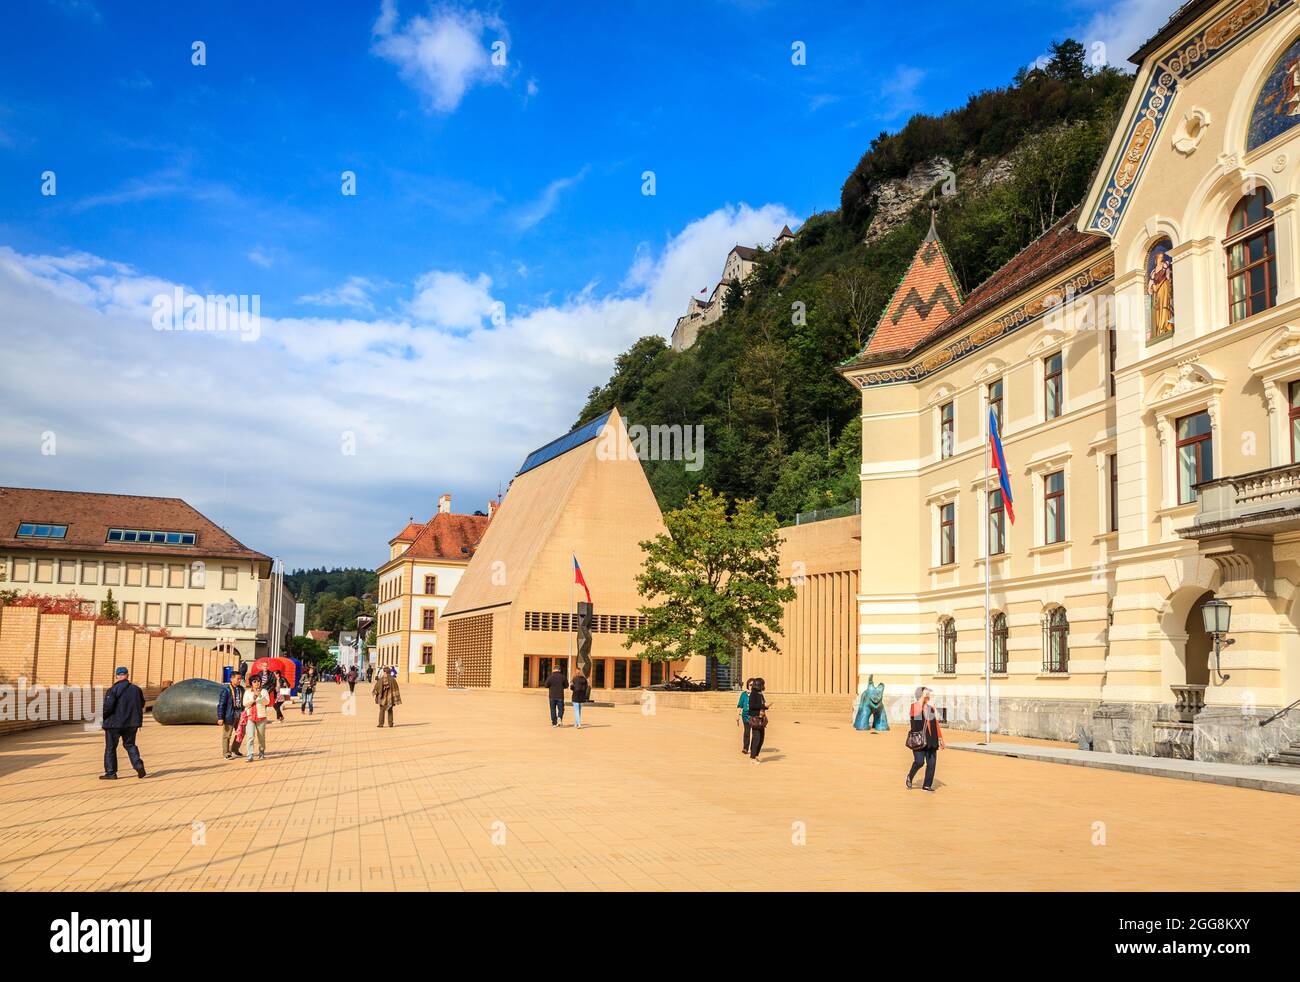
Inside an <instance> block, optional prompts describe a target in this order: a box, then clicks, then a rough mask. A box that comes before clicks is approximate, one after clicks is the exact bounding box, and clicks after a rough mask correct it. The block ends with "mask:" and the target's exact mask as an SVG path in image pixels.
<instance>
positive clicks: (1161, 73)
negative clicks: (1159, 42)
mask: <svg viewBox="0 0 1300 982" xmlns="http://www.w3.org/2000/svg"><path fill="white" fill-rule="evenodd" d="M1295 3H1296V0H1241V2H1239V3H1236V4H1233V5H1232V6H1231V7H1230V8H1229V9H1228V10H1227V11H1225V12H1224V13H1223V14H1222V15H1221V16H1219V17H1217V18H1216V19H1215V20H1213V21H1211V22H1210V23H1209V24H1207V25H1206V26H1205V27H1203V28H1201V29H1200V30H1199V31H1197V32H1195V33H1194V34H1192V35H1191V36H1190V37H1188V38H1187V39H1186V40H1184V41H1180V42H1179V43H1178V44H1177V45H1175V46H1174V47H1172V48H1170V49H1169V50H1168V51H1166V52H1165V53H1164V55H1163V56H1162V57H1160V58H1158V59H1156V68H1155V72H1154V74H1153V75H1152V78H1151V81H1150V82H1149V83H1148V84H1147V88H1146V92H1145V93H1144V94H1143V96H1142V101H1141V103H1140V104H1139V106H1138V110H1137V113H1136V115H1135V116H1134V118H1133V120H1132V122H1130V123H1129V126H1128V129H1127V130H1126V131H1125V135H1124V141H1123V143H1122V146H1123V149H1122V150H1121V151H1120V153H1119V155H1118V157H1116V159H1115V161H1114V163H1113V164H1112V165H1111V169H1110V172H1109V174H1108V175H1107V178H1106V190H1105V191H1104V192H1102V195H1101V200H1100V202H1099V203H1098V205H1097V210H1096V211H1095V212H1094V213H1093V215H1092V217H1091V218H1090V219H1089V220H1088V230H1089V231H1092V232H1101V233H1102V234H1104V235H1109V236H1113V235H1114V234H1115V232H1116V231H1117V230H1118V229H1119V223H1120V222H1121V221H1122V220H1123V218H1124V210H1125V209H1126V208H1127V207H1128V202H1129V200H1130V198H1131V196H1132V190H1133V186H1134V185H1135V184H1136V182H1137V180H1138V178H1139V177H1140V176H1141V175H1142V170H1143V168H1144V167H1145V166H1146V164H1147V161H1148V160H1150V158H1151V148H1152V147H1153V146H1154V145H1155V142H1156V138H1157V137H1159V135H1160V131H1161V129H1162V128H1163V126H1164V124H1165V120H1166V119H1168V118H1169V111H1170V108H1171V107H1172V104H1173V101H1174V96H1175V95H1176V94H1177V91H1178V86H1179V84H1180V83H1182V82H1184V81H1186V80H1188V79H1190V78H1192V77H1193V76H1195V75H1196V74H1197V73H1198V72H1200V71H1201V70H1202V69H1204V68H1205V67H1207V66H1208V65H1210V64H1212V63H1213V62H1214V60H1215V59H1216V58H1218V57H1219V56H1220V55H1221V54H1223V53H1224V52H1225V51H1229V50H1231V49H1232V48H1234V47H1235V46H1236V45H1238V44H1239V43H1241V42H1242V41H1243V40H1245V39H1246V38H1248V37H1249V36H1250V35H1252V34H1253V33H1255V31H1257V30H1258V29H1259V28H1261V27H1263V26H1264V25H1265V24H1267V23H1268V22H1269V21H1271V20H1272V19H1273V18H1274V17H1276V16H1277V15H1278V14H1279V13H1281V12H1282V11H1284V10H1288V9H1291V8H1292V7H1294V6H1295Z"/></svg>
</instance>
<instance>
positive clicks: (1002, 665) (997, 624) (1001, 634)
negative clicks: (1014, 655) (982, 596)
mask: <svg viewBox="0 0 1300 982" xmlns="http://www.w3.org/2000/svg"><path fill="white" fill-rule="evenodd" d="M1009 633H1010V632H1008V631H1007V615H1006V614H1003V613H997V614H994V615H993V655H992V658H991V659H990V661H991V662H992V664H991V665H990V666H989V668H990V671H991V672H992V673H993V674H994V675H1005V674H1006V671H1007V636H1008V634H1009Z"/></svg>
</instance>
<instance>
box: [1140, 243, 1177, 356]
mask: <svg viewBox="0 0 1300 982" xmlns="http://www.w3.org/2000/svg"><path fill="white" fill-rule="evenodd" d="M1173 247H1174V244H1173V243H1172V242H1171V241H1170V240H1169V239H1167V238H1164V239H1159V240H1157V241H1156V243H1155V244H1154V245H1153V246H1152V247H1151V251H1150V252H1148V253H1147V284H1146V293H1147V344H1152V343H1153V342H1156V341H1160V340H1161V339H1163V338H1167V337H1169V335H1171V334H1173V333H1174V263H1173V260H1172V259H1171V258H1170V257H1169V252H1170V250H1171V249H1173Z"/></svg>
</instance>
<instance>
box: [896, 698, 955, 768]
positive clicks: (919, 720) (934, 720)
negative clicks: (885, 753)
mask: <svg viewBox="0 0 1300 982" xmlns="http://www.w3.org/2000/svg"><path fill="white" fill-rule="evenodd" d="M933 698H934V693H933V692H931V691H930V690H929V689H927V688H926V687H925V686H923V685H922V686H917V689H916V702H914V703H912V711H911V717H912V726H911V728H910V729H909V730H908V732H907V739H906V740H905V741H904V743H905V744H906V745H907V749H908V750H910V751H912V769H911V770H909V771H908V772H907V787H908V789H909V790H910V789H911V787H912V778H914V777H916V772H917V771H919V770H920V769H921V768H922V767H923V766H924V767H925V784H923V785H921V790H922V791H933V790H934V767H935V763H936V762H937V760H938V755H939V751H940V750H943V749H944V747H945V744H944V742H943V730H941V729H940V728H939V717H938V716H937V715H935V712H934V707H933V706H932V705H930V700H931V699H933Z"/></svg>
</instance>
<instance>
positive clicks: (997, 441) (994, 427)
mask: <svg viewBox="0 0 1300 982" xmlns="http://www.w3.org/2000/svg"><path fill="white" fill-rule="evenodd" d="M989 449H991V450H992V451H993V466H994V467H996V468H997V471H998V485H999V486H1000V487H1001V488H1002V507H1003V508H1005V509H1006V512H1007V518H1009V519H1011V524H1012V525H1015V524H1016V512H1015V509H1014V508H1012V507H1011V475H1010V474H1008V473H1007V458H1006V457H1004V456H1002V437H1001V436H1000V435H999V433H998V417H997V415H996V414H995V413H994V412H993V410H992V409H990V410H989ZM575 561H576V560H575Z"/></svg>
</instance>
